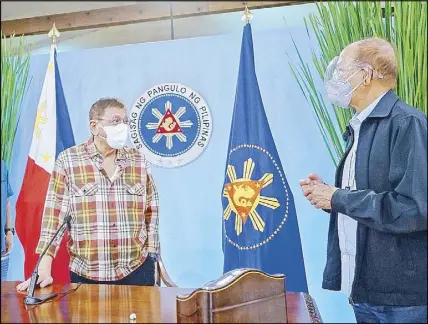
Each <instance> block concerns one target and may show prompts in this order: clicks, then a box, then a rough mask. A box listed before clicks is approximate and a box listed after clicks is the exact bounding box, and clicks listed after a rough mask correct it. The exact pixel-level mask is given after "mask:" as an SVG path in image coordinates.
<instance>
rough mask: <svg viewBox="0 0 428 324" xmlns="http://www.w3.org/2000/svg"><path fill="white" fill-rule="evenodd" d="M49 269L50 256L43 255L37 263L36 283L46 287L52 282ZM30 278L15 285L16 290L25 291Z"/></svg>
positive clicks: (50, 266)
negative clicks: (37, 276)
mask: <svg viewBox="0 0 428 324" xmlns="http://www.w3.org/2000/svg"><path fill="white" fill-rule="evenodd" d="M51 269H52V257H51V256H49V255H45V256H43V258H42V260H41V261H40V265H39V278H38V279H37V283H36V284H40V287H41V288H43V287H46V286H49V285H51V284H52V282H53V278H52V275H51ZM30 281H31V278H29V279H27V280H25V281H24V282H21V283H20V284H19V285H17V286H16V290H17V291H25V290H27V288H28V286H29V285H30Z"/></svg>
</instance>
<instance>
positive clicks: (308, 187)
mask: <svg viewBox="0 0 428 324" xmlns="http://www.w3.org/2000/svg"><path fill="white" fill-rule="evenodd" d="M322 183H324V181H322V179H321V177H320V176H319V175H317V174H315V173H310V174H309V175H308V178H307V179H304V180H300V181H299V184H300V187H302V192H303V194H304V195H305V197H307V196H308V195H309V194H310V193H311V192H312V190H313V188H314V186H315V185H317V184H322Z"/></svg>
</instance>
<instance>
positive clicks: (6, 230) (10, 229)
mask: <svg viewBox="0 0 428 324" xmlns="http://www.w3.org/2000/svg"><path fill="white" fill-rule="evenodd" d="M9 231H11V232H12V234H13V235H15V229H14V228H13V227H12V228H5V229H4V235H7V232H9Z"/></svg>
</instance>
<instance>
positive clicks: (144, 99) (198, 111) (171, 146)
mask: <svg viewBox="0 0 428 324" xmlns="http://www.w3.org/2000/svg"><path fill="white" fill-rule="evenodd" d="M129 129H130V136H131V140H132V142H133V144H134V145H135V147H136V148H137V149H139V150H141V151H142V152H143V154H144V155H145V156H146V158H147V160H148V161H149V162H150V163H152V164H154V165H158V166H161V167H166V168H174V167H179V166H183V165H186V164H188V163H190V162H192V161H193V160H195V159H196V158H197V157H198V156H199V155H201V154H202V152H203V151H204V150H205V148H206V147H207V145H208V142H209V140H210V137H211V133H212V121H211V113H210V110H209V108H208V105H207V103H206V101H205V100H204V98H203V97H202V96H201V95H200V94H199V93H198V92H197V91H195V90H193V89H191V88H189V87H187V86H185V85H182V84H179V83H165V84H160V85H156V86H153V87H152V88H150V89H149V90H147V91H146V92H145V93H144V94H143V95H141V96H140V97H139V98H138V99H137V101H136V102H135V104H134V106H133V107H132V110H131V114H130V124H129Z"/></svg>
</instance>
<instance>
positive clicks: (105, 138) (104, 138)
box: [92, 120, 107, 140]
mask: <svg viewBox="0 0 428 324" xmlns="http://www.w3.org/2000/svg"><path fill="white" fill-rule="evenodd" d="M92 121H94V122H96V123H97V125H99V126H101V127H102V128H103V129H104V127H103V125H101V124H100V123H99V122H98V120H92ZM92 135H94V136H99V137H101V138H102V139H103V140H107V137H104V136H101V135H100V132H99V131H98V134H92Z"/></svg>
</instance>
